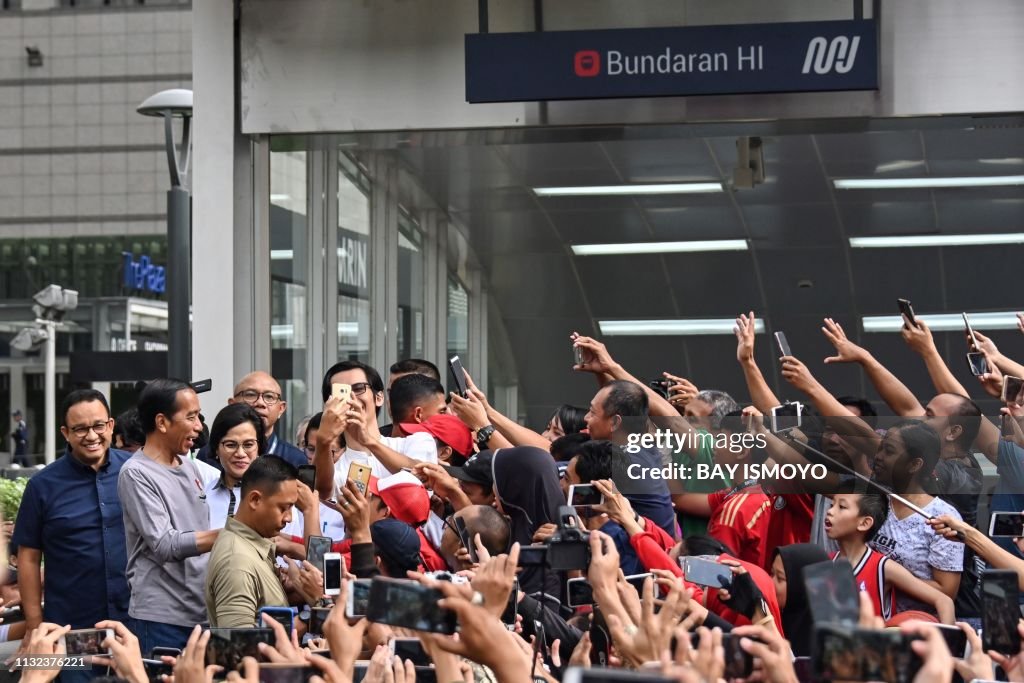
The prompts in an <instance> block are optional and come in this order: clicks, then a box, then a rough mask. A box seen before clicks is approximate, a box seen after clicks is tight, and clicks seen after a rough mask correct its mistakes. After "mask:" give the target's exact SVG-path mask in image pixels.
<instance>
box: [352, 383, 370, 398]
mask: <svg viewBox="0 0 1024 683" xmlns="http://www.w3.org/2000/svg"><path fill="white" fill-rule="evenodd" d="M369 388H370V383H369V382H358V383H356V384H353V385H352V394H353V395H355V396H359V395H360V394H362V393H363V392H364V391H366V390H367V389H369Z"/></svg>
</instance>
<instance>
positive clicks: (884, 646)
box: [814, 625, 922, 683]
mask: <svg viewBox="0 0 1024 683" xmlns="http://www.w3.org/2000/svg"><path fill="white" fill-rule="evenodd" d="M917 639H918V636H909V635H905V634H903V633H900V632H899V631H897V630H894V629H883V630H875V629H863V628H851V627H849V626H835V625H822V626H815V627H814V647H815V653H816V655H815V657H814V663H815V674H816V675H817V676H818V677H819V679H821V680H828V681H884V683H911V681H913V680H914V677H915V676H916V675H917V672H918V670H919V669H920V668H921V664H922V662H921V658H920V657H918V656H917V655H916V654H914V650H913V649H912V648H911V647H910V644H911V643H912V642H913V641H914V640H917Z"/></svg>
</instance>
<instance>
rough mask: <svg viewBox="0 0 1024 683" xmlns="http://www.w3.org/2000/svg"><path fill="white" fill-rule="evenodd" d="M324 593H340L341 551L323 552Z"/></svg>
mask: <svg viewBox="0 0 1024 683" xmlns="http://www.w3.org/2000/svg"><path fill="white" fill-rule="evenodd" d="M324 595H341V553H325V554H324Z"/></svg>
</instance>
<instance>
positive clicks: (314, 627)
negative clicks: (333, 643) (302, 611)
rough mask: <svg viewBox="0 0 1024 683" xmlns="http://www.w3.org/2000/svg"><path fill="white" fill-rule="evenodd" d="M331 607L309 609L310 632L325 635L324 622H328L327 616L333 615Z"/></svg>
mask: <svg viewBox="0 0 1024 683" xmlns="http://www.w3.org/2000/svg"><path fill="white" fill-rule="evenodd" d="M331 609H332V608H330V607H310V608H309V632H310V633H315V634H316V635H318V636H319V635H323V633H324V622H325V621H327V615H328V614H330V613H331Z"/></svg>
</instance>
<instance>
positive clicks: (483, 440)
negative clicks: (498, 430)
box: [476, 425, 495, 450]
mask: <svg viewBox="0 0 1024 683" xmlns="http://www.w3.org/2000/svg"><path fill="white" fill-rule="evenodd" d="M494 432H495V429H494V425H487V426H485V427H481V428H480V429H478V430H477V432H476V445H477V446H479V447H480V449H481V450H483V449H485V448H487V442H488V441H490V440H491V436H492V435H493V434H494Z"/></svg>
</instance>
